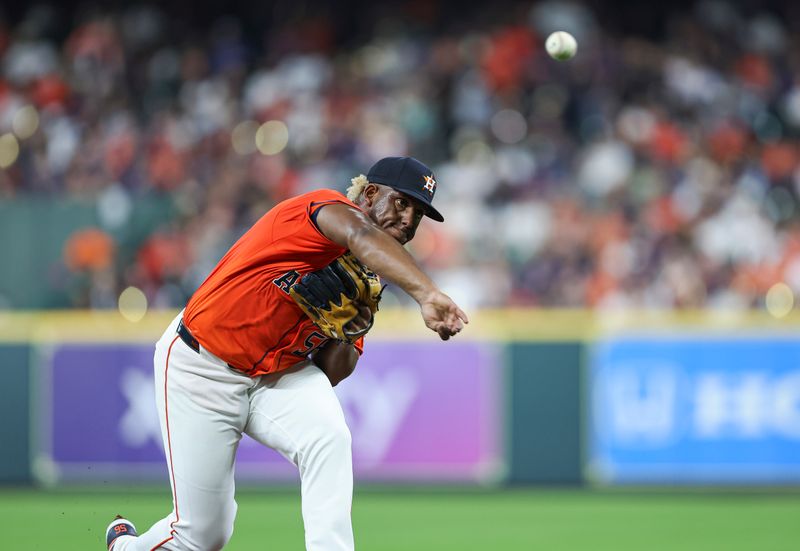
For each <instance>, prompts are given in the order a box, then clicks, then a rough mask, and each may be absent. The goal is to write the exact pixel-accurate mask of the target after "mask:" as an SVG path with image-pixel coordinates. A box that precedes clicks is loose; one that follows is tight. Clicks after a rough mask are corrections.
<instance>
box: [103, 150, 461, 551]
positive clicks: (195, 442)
mask: <svg viewBox="0 0 800 551" xmlns="http://www.w3.org/2000/svg"><path fill="white" fill-rule="evenodd" d="M352 184H353V185H352V186H351V187H350V188H349V189H348V191H347V197H345V196H344V195H342V194H341V193H338V192H336V191H333V190H329V189H323V190H318V191H313V192H311V193H306V194H304V195H300V196H298V197H295V198H292V199H288V200H286V201H284V202H282V203H280V204H278V205H277V206H275V207H274V208H273V209H272V210H270V211H269V212H267V213H266V214H265V215H264V216H263V217H262V218H261V219H260V220H259V221H258V222H256V223H255V224H254V225H253V227H252V228H251V229H250V230H249V231H248V232H247V233H245V234H244V235H243V236H242V238H241V239H239V241H238V242H237V243H236V244H234V245H233V247H231V249H230V250H229V251H228V252H227V254H226V255H225V256H224V257H223V258H222V260H221V261H220V262H219V264H218V265H217V266H216V268H215V269H214V270H213V271H212V272H211V274H210V275H209V276H208V278H207V279H206V280H205V282H204V283H203V284H202V285H201V286H200V288H199V289H198V290H197V292H196V293H195V294H194V295H193V296H192V298H191V299H190V300H189V302H188V304H187V305H186V308H185V309H184V311H182V312H181V313H180V314H179V315H178V316H177V317H176V318H175V320H174V321H173V322H172V324H171V325H170V326H169V327H168V328H167V330H166V332H165V333H164V335H163V336H162V337H161V339H160V340H159V341H158V343H157V344H156V351H155V356H154V367H155V388H156V405H157V408H158V412H159V417H160V421H161V431H162V436H163V441H164V450H165V454H166V459H167V467H168V472H169V478H170V484H171V486H172V498H173V510H172V512H171V513H170V514H169V515H168V516H167V517H165V518H164V519H162V520H161V521H159V522H157V523H156V524H155V525H153V526H152V527H151V528H150V529H149V530H148V531H147V532H144V533H143V534H141V535H137V533H136V529H135V527H134V525H133V524H132V523H131V522H130V521H129V520H127V519H125V518H122V517H117V518H116V519H115V520H114V521H113V522H112V523H111V524H110V525H109V527H108V529H107V531H106V543H107V545H108V547H109V549H113V550H114V551H132V550H136V551H138V550H148V551H150V550H153V549H192V550H200V549H202V550H212V549H221V548H222V547H223V546H224V545H225V544H226V543H227V542H228V540H229V539H230V537H231V534H232V532H233V522H234V518H235V516H236V501H235V500H234V459H235V456H236V449H237V446H238V444H239V441H240V440H241V438H242V434H247V435H249V436H251V437H252V438H254V439H255V440H257V441H258V442H260V443H262V444H264V445H265V446H268V447H270V448H273V449H275V450H277V451H278V452H279V453H280V454H281V455H283V456H284V457H286V459H288V460H289V461H291V462H292V463H294V464H295V465H296V466H297V468H298V469H299V471H300V479H301V496H302V513H303V523H304V526H305V542H306V548H307V549H308V550H310V551H323V550H324V551H334V550H336V551H338V550H351V549H353V548H354V544H353V533H352V527H351V520H350V507H351V502H352V490H353V474H352V456H351V446H350V432H349V429H348V427H347V425H346V423H345V420H344V415H343V413H342V409H341V406H340V404H339V402H338V400H337V398H336V395H335V394H334V392H333V388H332V386H333V385H336V384H337V383H338V382H339V381H341V380H342V379H344V378H345V377H347V376H348V375H350V374H351V373H352V372H353V369H354V368H355V365H356V362H357V361H358V357H359V355H360V353H361V352H362V350H363V346H364V334H365V333H366V332H367V331H368V330H369V328H370V327H371V326H372V320H373V315H374V312H375V310H376V309H377V301H378V300H379V299H380V291H381V287H380V283H379V281H378V276H376V275H375V273H377V274H378V275H379V276H380V277H382V278H384V279H386V280H388V281H391V282H393V283H394V284H396V285H398V286H399V287H400V288H402V289H403V290H404V291H405V292H406V293H408V294H409V295H410V296H411V297H413V298H414V300H416V302H417V303H419V305H420V312H421V315H422V318H423V320H424V321H425V324H426V325H427V326H428V327H429V328H430V329H431V330H433V331H435V332H436V333H438V335H439V337H440V338H441V339H442V340H447V339H448V338H450V337H451V336H453V335H455V334H456V333H458V332H459V331H461V330H462V328H463V326H464V324H465V323H468V319H467V316H466V314H465V313H464V312H463V311H462V310H461V309H460V308H459V307H458V306H457V305H456V304H455V303H454V302H453V301H452V300H451V299H450V298H449V297H448V296H447V295H445V294H444V293H442V292H441V290H439V288H438V287H437V286H436V284H435V283H434V282H433V281H432V280H431V279H430V278H429V277H428V276H427V275H425V273H423V271H422V270H421V269H420V268H419V267H418V266H417V264H416V262H415V261H414V260H413V258H412V257H411V255H409V254H408V252H407V251H406V250H405V249H404V248H403V246H402V245H403V244H405V243H407V242H409V241H410V240H411V239H413V237H414V233H415V231H416V229H417V226H418V225H419V223H420V221H421V219H422V217H423V216H428V217H430V218H432V219H434V220H437V221H439V222H442V221H443V220H444V219H443V217H442V215H441V214H440V213H439V212H438V211H437V210H436V209H435V208H434V207H433V205H432V200H433V197H434V194H435V192H436V180H435V179H434V175H433V173H432V172H431V170H430V169H429V168H428V167H426V166H425V165H424V164H422V163H421V162H419V161H418V160H416V159H414V158H411V157H388V158H384V159H381V160H380V161H378V162H377V163H376V164H375V165H374V166H373V167H372V168H371V169H370V170H369V173H368V174H367V176H366V177H365V176H363V175H361V176H359V177H357V178H354V179H353V180H352ZM367 266H368V267H369V268H367ZM373 271H374V272H373ZM348 308H349V310H347V309H348ZM265 537H268V535H267V536H265Z"/></svg>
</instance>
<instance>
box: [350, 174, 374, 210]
mask: <svg viewBox="0 0 800 551" xmlns="http://www.w3.org/2000/svg"><path fill="white" fill-rule="evenodd" d="M367 184H369V180H367V177H366V176H364V175H363V174H359V175H358V176H356V177H355V178H352V179H351V180H350V187H349V188H347V198H348V199H350V200H351V201H352V202H354V203H356V202H357V201H356V200H357V199H358V198H359V196H360V195H361V192H362V191H364V188H365V187H367Z"/></svg>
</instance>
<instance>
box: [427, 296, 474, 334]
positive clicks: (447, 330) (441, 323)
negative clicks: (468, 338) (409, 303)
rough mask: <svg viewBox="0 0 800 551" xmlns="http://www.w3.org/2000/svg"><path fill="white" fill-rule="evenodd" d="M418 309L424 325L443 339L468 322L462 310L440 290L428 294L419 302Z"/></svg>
mask: <svg viewBox="0 0 800 551" xmlns="http://www.w3.org/2000/svg"><path fill="white" fill-rule="evenodd" d="M420 310H421V313H422V319H424V320H425V325H427V326H428V328H429V329H431V330H432V331H436V332H437V333H438V334H439V338H441V339H442V340H443V341H446V340H447V339H449V338H450V337H452V336H453V335H455V334H456V333H458V332H459V331H461V330H462V329H463V328H464V324H465V323H469V318H467V315H466V314H465V313H464V311H463V310H462V309H461V308H459V307H458V305H457V304H456V303H455V302H453V300H452V299H451V298H450V297H448V296H447V295H445V294H444V293H442V292H441V291H434V292H433V293H431V294H430V295H428V297H427V298H426V299H425V300H423V301H422V302H421V303H420Z"/></svg>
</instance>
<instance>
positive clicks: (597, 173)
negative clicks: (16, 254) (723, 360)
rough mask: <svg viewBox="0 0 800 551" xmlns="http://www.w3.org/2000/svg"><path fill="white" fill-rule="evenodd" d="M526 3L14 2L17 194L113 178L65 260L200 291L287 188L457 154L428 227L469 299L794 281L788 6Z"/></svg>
mask: <svg viewBox="0 0 800 551" xmlns="http://www.w3.org/2000/svg"><path fill="white" fill-rule="evenodd" d="M412 4H414V3H412ZM787 5H788V2H787ZM414 6H416V7H414ZM506 8H508V9H506ZM522 8H523V9H522V11H520V10H521V7H520V5H518V4H515V5H514V6H510V5H509V6H501V5H493V8H492V10H490V14H489V15H490V16H485V15H486V14H483V13H482V14H480V15H472V14H471V13H470V10H468V9H466V8H465V9H464V10H463V13H462V11H461V9H460V8H457V7H455V5H449V4H441V5H437V6H436V7H430V8H429V9H427V10H423V12H420V13H417V12H419V10H420V9H421V8H420V6H419V5H417V4H414V5H413V6H406V7H403V8H398V10H399V11H396V12H394V13H391V12H387V13H390V14H391V16H392V17H394V18H395V21H396V22H401V23H400V24H395V25H391V24H384V23H383V22H380V23H379V24H376V22H375V21H372V20H371V19H370V17H372V16H371V15H370V12H369V10H364V11H363V13H358V14H354V17H355V19H354V20H353V21H349V22H348V23H349V26H345V23H344V22H343V21H342V20H341V19H336V18H333V19H330V20H323V19H320V18H314V17H305V18H303V17H299V18H296V20H293V21H292V22H291V24H289V23H288V22H285V21H280V22H274V24H273V26H272V27H269V28H267V29H264V32H265V36H257V37H254V36H252V35H248V29H249V28H250V27H249V25H248V24H247V23H248V22H247V21H245V20H242V19H239V18H236V17H232V16H226V17H224V18H220V19H219V20H217V21H216V22H215V23H214V24H213V25H211V26H210V27H209V28H208V29H199V32H197V33H195V32H193V31H192V30H183V31H182V32H178V33H177V34H175V33H174V32H173V29H174V28H177V27H176V26H175V22H174V21H171V20H170V19H169V17H168V16H167V15H166V14H165V13H164V12H163V11H160V10H159V9H158V8H154V7H143V6H142V7H140V6H131V7H128V8H126V10H125V11H124V12H117V11H113V10H112V11H105V12H100V11H98V12H97V13H95V14H91V13H90V14H87V15H82V16H80V17H79V18H78V19H77V22H76V23H75V24H74V25H70V24H69V22H68V21H60V20H59V19H58V18H57V17H55V16H54V12H53V11H52V10H48V9H43V8H34V9H32V10H31V11H30V12H29V13H28V14H27V15H26V16H25V17H24V18H23V19H22V21H20V22H19V23H18V24H17V25H15V26H11V27H9V26H6V27H2V26H0V55H2V60H1V61H2V67H3V74H2V77H1V78H0V135H3V136H5V135H7V134H8V136H9V137H7V138H0V144H2V145H0V163H2V164H3V167H2V168H3V171H2V173H0V193H2V194H3V195H4V196H13V195H15V194H42V193H44V194H48V195H49V196H51V197H53V198H54V200H59V199H60V198H62V197H64V196H74V197H81V198H83V199H84V200H90V201H92V200H96V201H97V202H98V210H99V214H100V221H101V223H102V224H103V227H104V230H106V231H108V232H111V234H113V235H114V236H115V238H118V239H117V241H118V243H117V244H116V245H115V244H114V241H113V240H112V239H111V237H110V235H109V234H107V233H104V232H103V231H102V230H87V231H86V232H85V233H79V234H76V235H74V236H72V237H71V238H70V239H69V241H68V243H67V245H66V248H65V255H66V257H65V260H66V262H67V264H68V265H69V266H70V267H71V268H72V269H74V270H77V271H78V272H79V273H83V274H95V276H94V277H92V278H90V279H91V281H90V282H89V284H88V285H89V287H90V290H89V292H88V294H87V293H84V294H83V295H81V297H82V298H78V299H76V300H75V301H74V302H75V304H76V305H80V306H87V305H88V306H98V307H104V306H108V303H109V299H107V298H102V297H104V296H106V295H108V296H113V295H114V293H116V292H118V291H119V290H121V289H123V288H125V287H127V286H128V285H131V284H137V285H138V286H140V287H141V288H143V289H145V291H146V292H147V293H148V294H149V295H150V298H151V300H155V301H156V303H157V304H158V305H161V306H180V305H181V304H182V303H183V300H184V299H185V297H186V296H188V295H189V294H191V292H192V291H193V290H194V288H195V287H196V286H197V285H198V284H199V283H200V282H201V281H202V279H203V278H204V277H205V275H206V274H207V272H208V270H209V269H210V268H211V267H212V266H213V265H214V264H215V262H216V260H217V259H218V257H219V255H220V254H221V253H222V252H223V251H224V250H226V248H227V247H228V246H229V245H230V244H231V243H232V242H233V241H234V240H235V239H236V238H237V236H238V235H239V234H240V232H241V231H242V228H245V227H248V226H249V225H251V224H252V222H253V221H254V219H255V218H257V217H259V216H260V215H261V214H262V213H263V212H265V211H266V210H268V209H269V208H270V207H271V206H272V205H273V204H274V203H275V202H277V201H280V200H282V199H284V198H285V197H288V196H291V195H294V194H296V193H300V192H303V191H306V190H309V189H313V188H318V187H325V186H337V185H338V186H341V187H342V188H344V186H345V185H346V184H347V182H348V178H349V176H350V175H352V174H353V173H354V172H357V171H359V170H363V167H365V166H368V165H369V164H371V163H372V162H373V161H374V159H376V158H378V157H381V156H384V155H389V154H398V155H399V154H412V155H415V156H418V157H420V158H422V159H424V160H425V161H426V162H428V163H430V164H432V165H433V166H434V167H435V169H436V172H437V176H438V178H439V180H440V181H441V183H442V185H441V192H440V193H441V195H442V197H443V202H444V203H445V205H446V206H445V210H446V211H447V209H448V208H449V211H448V212H445V215H446V216H448V218H449V220H450V221H451V223H450V224H448V226H447V227H446V228H436V229H432V230H431V231H430V232H429V234H427V235H425V236H420V239H418V240H416V241H415V245H414V246H415V248H419V249H420V250H418V251H417V253H418V256H419V257H421V258H422V259H423V261H424V262H425V263H426V265H427V267H428V268H429V269H430V270H432V271H435V272H437V278H441V279H442V281H445V282H448V283H449V285H450V288H448V291H450V292H451V294H452V295H453V296H454V298H456V299H457V300H459V301H460V302H462V303H464V304H465V306H468V307H480V306H506V305H534V306H553V307H583V306H588V307H593V308H618V307H653V308H694V307H703V306H710V307H735V308H746V307H757V306H760V305H761V304H762V303H763V295H764V293H765V292H766V291H767V290H768V289H769V288H770V287H771V286H772V285H773V284H774V283H776V282H778V281H785V282H787V283H788V284H789V285H790V286H791V287H792V288H793V289H794V290H795V291H800V246H799V245H798V243H800V230H798V227H800V224H799V223H798V222H800V208H799V206H798V193H800V149H799V147H800V143H798V136H799V135H800V79H798V77H797V75H796V73H797V68H798V66H799V65H798V64H800V58H799V57H798V55H797V51H800V50H798V48H797V46H798V43H797V42H798V40H797V38H796V37H795V36H793V35H792V34H791V33H790V32H788V31H789V21H787V20H785V19H780V18H776V17H775V16H774V14H772V13H769V12H767V11H766V10H763V11H758V10H756V11H755V12H747V13H745V12H744V11H740V10H739V8H738V7H737V4H735V3H725V2H717V1H713V2H712V1H702V2H698V3H697V4H696V5H695V6H693V7H692V8H690V9H689V10H688V11H684V12H681V11H679V9H678V8H675V9H668V8H663V10H662V11H661V12H660V13H664V14H665V16H666V17H668V20H669V24H664V25H663V30H664V35H663V36H659V37H658V38H642V37H641V36H627V35H625V34H623V33H619V32H614V31H611V30H608V29H603V25H602V24H601V23H600V22H599V17H601V16H604V15H605V14H599V13H598V14H595V13H593V12H592V10H591V9H590V8H589V7H588V6H586V5H582V4H580V3H577V2H572V3H570V2H566V3H565V2H539V3H535V4H534V3H532V4H531V5H530V6H529V7H526V6H522ZM388 9H389V8H387V10H388ZM405 9H408V10H410V11H409V12H408V13H404V12H403V10H405ZM414 10H417V12H415V11H414ZM454 10H459V13H458V17H457V18H452V17H450V16H452V15H454V13H453V11H454ZM500 14H506V16H505V17H502V16H501V15H500ZM437 19H438V20H441V21H451V20H458V21H460V22H461V24H460V25H458V26H452V27H449V28H448V27H444V26H443V27H441V28H437V27H436V23H435V21H436V20H437ZM364 23H367V24H366V25H364V28H368V29H374V30H372V31H370V33H371V34H369V33H364V34H355V35H352V36H345V35H344V33H343V30H344V29H347V31H353V29H354V28H357V27H358V28H361V25H362V24H364ZM54 26H55V27H60V28H59V32H53V28H54ZM556 29H563V30H568V31H570V32H572V33H573V34H575V35H576V36H577V37H578V41H579V43H580V48H579V53H578V56H577V57H576V58H575V59H573V60H571V61H570V62H568V63H557V62H554V61H552V60H550V59H549V58H548V57H547V56H546V54H544V53H543V51H542V48H541V43H542V40H543V37H544V36H546V34H547V33H548V32H550V31H552V30H556ZM54 36H59V37H64V39H63V41H58V40H55V39H53V38H52V37H54ZM654 36H657V35H654ZM23 109H27V111H25V113H26V114H27V115H26V116H27V117H28V118H30V117H31V116H33V115H35V122H36V125H33V126H32V124H33V123H30V124H28V123H25V124H23V122H24V121H23V122H20V120H21V118H20V117H22V115H20V113H22V112H23ZM32 114H33V115H32ZM26 120H27V119H26ZM31 120H33V119H31ZM26 128H33V130H31V131H30V132H28V131H26ZM12 134H13V135H12ZM3 140H5V141H3ZM163 200H166V201H168V202H169V203H170V204H172V205H173V208H172V209H171V210H169V211H161V210H157V208H156V207H153V206H148V205H161V204H162V201H163ZM151 208H152V209H155V210H153V212H152V213H151V214H150V215H148V214H147V209H151ZM158 208H161V207H158ZM137 209H138V210H137ZM140 211H144V212H140ZM166 212H171V213H172V214H171V215H170V216H174V213H176V212H177V213H179V214H180V219H181V221H180V224H177V225H176V224H173V223H172V221H171V220H170V219H168V218H167V215H166V214H165V213H166ZM115 247H118V250H117V249H115ZM115 251H116V252H115ZM116 268H118V269H116ZM97 274H103V276H102V277H99V276H98V275H97ZM91 286H95V287H96V289H95V291H96V292H94V293H93V292H92V291H91ZM92 297H94V298H92ZM389 300H403V298H402V297H400V296H398V297H395V298H391V297H389Z"/></svg>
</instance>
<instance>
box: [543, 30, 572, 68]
mask: <svg viewBox="0 0 800 551" xmlns="http://www.w3.org/2000/svg"><path fill="white" fill-rule="evenodd" d="M544 47H545V49H546V50H547V53H548V54H550V57H552V58H553V59H557V60H558V61H566V60H567V59H571V58H572V57H573V56H574V55H575V52H577V51H578V43H577V41H576V40H575V37H574V36H572V35H571V34H569V33H568V32H565V31H556V32H554V33H552V34H551V35H550V36H548V37H547V40H546V41H545V43H544Z"/></svg>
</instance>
